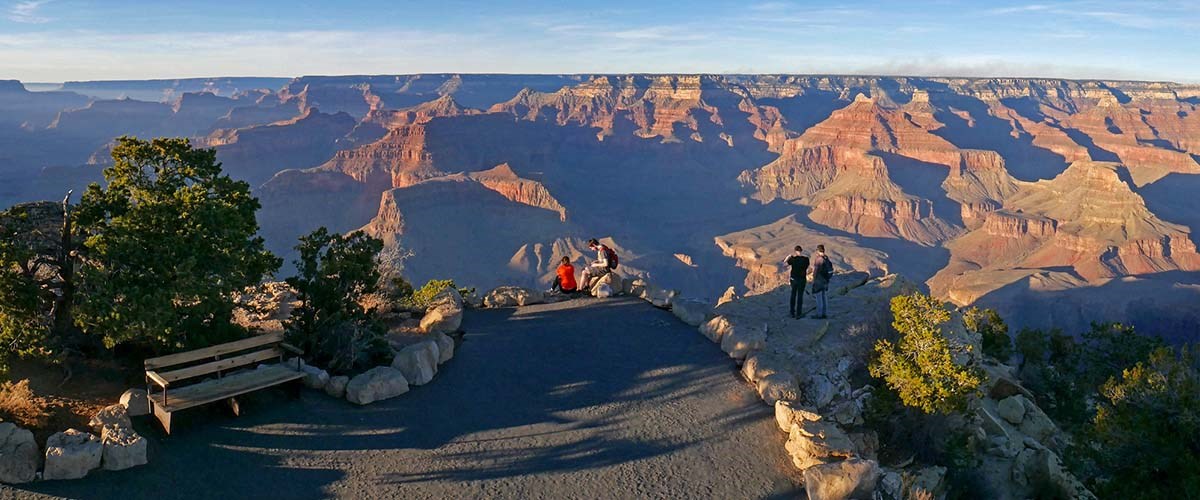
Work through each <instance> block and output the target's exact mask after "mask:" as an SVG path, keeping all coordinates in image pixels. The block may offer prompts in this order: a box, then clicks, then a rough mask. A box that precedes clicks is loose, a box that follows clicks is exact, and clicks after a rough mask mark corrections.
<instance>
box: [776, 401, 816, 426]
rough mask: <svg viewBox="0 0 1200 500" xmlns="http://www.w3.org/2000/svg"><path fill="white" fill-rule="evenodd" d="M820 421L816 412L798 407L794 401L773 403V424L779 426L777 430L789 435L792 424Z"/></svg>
mask: <svg viewBox="0 0 1200 500" xmlns="http://www.w3.org/2000/svg"><path fill="white" fill-rule="evenodd" d="M820 420H821V416H820V415H818V414H817V413H816V412H813V411H810V410H808V409H805V408H802V407H800V406H799V403H796V402H795V401H776V402H775V423H777V424H779V430H781V431H783V432H788V433H790V432H791V431H792V424H795V423H803V422H817V421H820Z"/></svg>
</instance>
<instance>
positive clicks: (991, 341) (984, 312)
mask: <svg viewBox="0 0 1200 500" xmlns="http://www.w3.org/2000/svg"><path fill="white" fill-rule="evenodd" d="M963 325H964V326H966V327H967V330H970V331H973V332H976V333H978V334H979V335H980V337H982V339H983V353H984V354H986V355H988V356H991V357H993V358H996V359H998V360H1000V361H1001V362H1005V361H1008V358H1009V357H1011V356H1012V353H1013V348H1012V338H1010V337H1009V336H1008V325H1007V324H1005V323H1004V320H1003V319H1000V315H999V314H997V313H996V311H994V310H992V309H980V308H978V307H971V308H968V309H967V310H965V311H963Z"/></svg>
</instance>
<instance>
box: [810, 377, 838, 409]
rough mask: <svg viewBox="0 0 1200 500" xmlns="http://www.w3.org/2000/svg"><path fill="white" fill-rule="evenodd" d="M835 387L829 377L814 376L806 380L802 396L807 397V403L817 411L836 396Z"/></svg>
mask: <svg viewBox="0 0 1200 500" xmlns="http://www.w3.org/2000/svg"><path fill="white" fill-rule="evenodd" d="M837 393H838V390H837V386H836V385H834V384H833V381H831V380H829V377H827V376H825V375H821V374H816V375H813V376H811V377H809V379H808V384H807V386H806V387H805V391H804V394H805V396H806V397H808V402H809V403H811V404H812V405H813V406H814V407H816V408H817V409H821V408H824V407H826V406H828V405H829V403H830V402H832V401H833V398H834V397H835V396H837Z"/></svg>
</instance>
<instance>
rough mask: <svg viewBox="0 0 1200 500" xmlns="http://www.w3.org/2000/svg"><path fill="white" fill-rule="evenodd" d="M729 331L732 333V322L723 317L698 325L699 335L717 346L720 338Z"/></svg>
mask: <svg viewBox="0 0 1200 500" xmlns="http://www.w3.org/2000/svg"><path fill="white" fill-rule="evenodd" d="M731 331H733V322H731V321H729V318H726V317H725V316H717V317H715V318H713V319H710V320H708V321H705V322H704V324H703V325H700V333H701V334H703V335H704V336H705V337H708V340H711V341H713V342H716V343H718V344H719V343H721V338H723V337H724V336H725V335H726V334H728V333H729V332H731Z"/></svg>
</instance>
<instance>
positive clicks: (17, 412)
mask: <svg viewBox="0 0 1200 500" xmlns="http://www.w3.org/2000/svg"><path fill="white" fill-rule="evenodd" d="M0 418H3V419H4V420H6V421H11V422H14V423H16V424H17V425H20V426H21V427H27V428H40V427H44V426H45V425H46V423H47V421H48V420H49V418H50V412H48V411H46V404H45V402H44V401H43V400H42V399H41V398H38V397H35V396H34V395H33V391H32V390H30V389H29V380H28V379H25V380H22V381H20V382H16V383H13V382H4V383H2V384H0Z"/></svg>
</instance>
